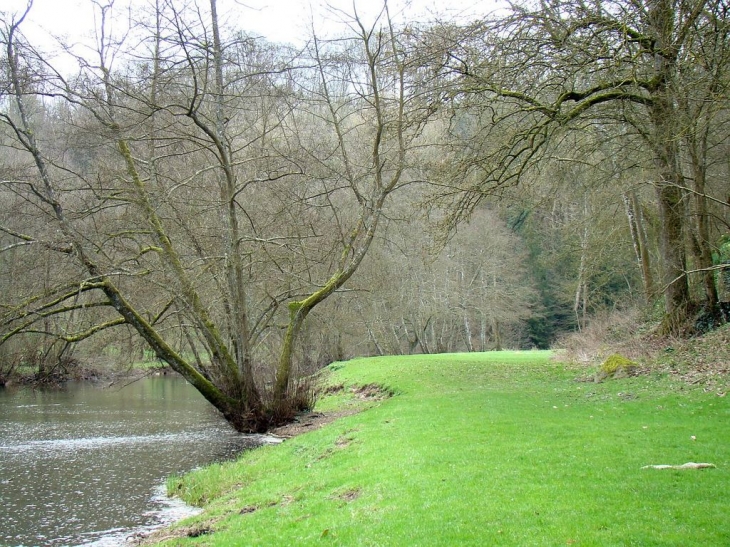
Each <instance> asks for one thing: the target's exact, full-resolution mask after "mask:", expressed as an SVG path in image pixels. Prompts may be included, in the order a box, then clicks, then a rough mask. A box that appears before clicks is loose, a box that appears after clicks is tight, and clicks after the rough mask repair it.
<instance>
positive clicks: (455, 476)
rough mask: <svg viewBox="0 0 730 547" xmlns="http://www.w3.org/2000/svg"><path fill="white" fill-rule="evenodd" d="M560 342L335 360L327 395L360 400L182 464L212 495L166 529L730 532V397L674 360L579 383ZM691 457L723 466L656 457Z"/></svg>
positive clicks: (316, 534)
mask: <svg viewBox="0 0 730 547" xmlns="http://www.w3.org/2000/svg"><path fill="white" fill-rule="evenodd" d="M549 357H550V354H549V352H514V353H513V352H499V353H498V352H493V353H487V354H458V355H429V356H410V357H386V358H371V359H359V360H353V361H349V362H344V363H335V364H333V365H331V366H330V367H329V368H328V369H327V375H328V376H327V383H328V385H329V386H330V387H329V389H328V390H327V395H326V396H325V397H324V398H323V399H322V400H321V401H320V403H319V405H318V407H317V409H316V410H317V412H319V413H321V414H324V415H326V414H327V413H331V412H337V413H341V414H349V415H343V416H342V417H340V418H339V419H337V420H336V421H334V422H332V423H329V424H326V425H323V426H321V427H319V424H314V423H313V425H312V426H311V429H312V431H310V432H309V433H306V434H303V435H299V436H296V437H294V438H291V439H288V440H286V441H285V442H283V443H282V444H280V445H277V446H267V447H262V448H259V449H256V450H254V451H252V452H249V453H247V454H244V455H243V456H242V457H241V458H239V459H238V460H237V461H235V462H229V463H224V464H219V465H213V466H209V467H206V468H203V469H201V470H198V471H195V472H193V473H191V474H188V475H185V476H184V477H182V478H173V479H171V480H170V481H168V486H169V488H170V489H171V490H173V491H174V492H175V493H177V494H179V495H181V496H182V497H183V499H184V500H185V501H187V502H189V503H193V504H197V505H200V506H202V507H203V508H204V511H203V513H201V514H200V515H198V516H196V517H194V518H192V519H188V520H186V521H183V522H180V523H178V524H177V525H176V526H174V527H173V528H170V529H167V530H164V531H160V532H158V533H157V534H156V536H155V540H156V541H161V542H162V543H161V544H163V545H203V544H204V545H209V546H216V545H312V544H320V543H323V542H325V543H331V544H334V545H348V546H349V545H602V546H608V545H628V544H641V545H660V544H661V545H724V544H728V543H730V522H728V521H727V519H726V518H725V516H726V515H727V513H728V511H729V510H730V501H728V499H727V496H724V495H722V492H724V491H725V489H726V486H727V484H728V479H729V478H730V476H729V474H728V469H730V442H728V441H730V438H729V434H728V429H727V424H728V419H730V400H729V399H730V398H727V397H722V396H719V395H718V393H717V392H715V391H705V390H703V389H702V388H701V387H700V386H692V385H687V384H686V383H682V382H677V381H676V378H674V377H673V376H672V375H668V374H654V375H652V374H650V375H645V376H638V377H631V378H625V379H621V380H612V381H608V382H604V383H601V384H594V383H587V382H578V381H576V378H577V377H581V376H584V374H582V372H584V371H578V370H576V369H575V368H570V367H566V366H564V365H560V364H556V363H553V362H551V361H550V360H549ZM362 386H369V387H368V388H367V389H362ZM374 386H378V389H375V387H374ZM359 409H365V410H364V411H363V412H359V413H352V412H354V411H355V410H359ZM686 462H701V463H712V464H714V465H715V466H716V467H715V468H707V469H683V470H671V469H669V470H664V469H643V467H644V466H647V465H659V464H675V465H676V464H684V463H686ZM150 539H152V538H150Z"/></svg>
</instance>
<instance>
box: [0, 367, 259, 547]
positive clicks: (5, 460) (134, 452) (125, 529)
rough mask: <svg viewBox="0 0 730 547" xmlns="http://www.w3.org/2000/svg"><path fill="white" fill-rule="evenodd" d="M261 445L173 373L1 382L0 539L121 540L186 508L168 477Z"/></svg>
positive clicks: (101, 543)
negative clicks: (120, 379) (169, 490)
mask: <svg viewBox="0 0 730 547" xmlns="http://www.w3.org/2000/svg"><path fill="white" fill-rule="evenodd" d="M260 442H261V439H260V438H257V437H252V436H245V435H240V434H238V433H236V432H235V431H233V430H232V429H231V428H230V427H229V426H228V425H227V424H226V423H225V421H224V420H223V419H222V418H221V417H220V416H219V415H218V414H217V413H216V412H215V411H214V410H213V409H212V407H211V406H210V405H209V403H208V402H206V401H205V400H204V399H203V398H202V396H200V394H199V393H198V392H197V391H196V390H195V389H194V388H192V387H191V386H190V385H189V384H188V383H187V382H185V381H184V380H182V379H181V378H178V377H165V376H163V377H153V378H145V379H142V380H137V381H135V382H132V383H130V384H128V385H124V383H120V384H117V385H113V386H111V387H105V388H100V387H99V386H95V385H92V384H90V383H85V382H73V383H69V384H67V385H65V386H64V387H63V388H59V389H52V390H32V389H27V388H23V389H17V390H16V389H9V388H6V389H0V545H2V546H4V547H18V546H23V547H30V546H52V547H58V546H78V545H87V546H95V547H106V546H113V545H120V544H122V543H123V541H124V539H125V538H128V537H131V536H133V535H134V534H136V533H139V532H142V531H144V530H149V529H150V528H152V527H155V526H159V525H161V524H164V523H167V522H170V521H172V520H174V519H176V518H179V517H180V516H183V515H185V514H186V513H187V512H189V508H185V507H184V506H182V504H180V503H179V502H176V501H175V500H169V499H168V498H167V497H166V496H165V495H164V480H165V477H167V476H168V475H171V474H174V473H181V472H185V471H189V470H191V469H193V468H195V467H198V466H201V465H205V464H208V463H212V462H215V461H220V460H224V459H228V458H232V457H235V455H236V454H238V453H240V452H241V451H242V450H245V449H246V448H250V447H252V446H256V445H258V444H260Z"/></svg>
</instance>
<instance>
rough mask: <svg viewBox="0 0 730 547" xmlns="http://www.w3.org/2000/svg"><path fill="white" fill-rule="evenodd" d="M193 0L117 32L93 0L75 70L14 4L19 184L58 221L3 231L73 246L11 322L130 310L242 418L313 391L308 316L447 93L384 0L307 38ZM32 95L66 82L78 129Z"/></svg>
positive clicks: (109, 8) (368, 236) (175, 364)
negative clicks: (243, 23)
mask: <svg viewBox="0 0 730 547" xmlns="http://www.w3.org/2000/svg"><path fill="white" fill-rule="evenodd" d="M193 7H194V8H196V9H191V10H187V9H179V8H178V7H177V6H176V4H175V3H173V2H163V1H161V0H160V1H158V2H157V3H156V9H155V10H154V14H153V15H154V17H152V18H148V19H147V24H146V25H139V26H137V27H134V28H133V29H131V30H130V32H129V33H126V34H123V35H114V34H112V33H110V32H109V28H110V27H109V25H108V23H109V21H110V18H112V17H113V3H103V4H102V3H98V4H96V9H97V13H98V15H99V21H100V26H99V29H98V34H97V37H98V43H97V48H96V49H97V51H96V57H95V58H79V59H78V60H79V63H80V66H81V67H82V70H81V73H80V74H79V76H78V77H77V78H75V79H74V80H68V79H66V78H64V77H63V75H61V74H59V73H58V72H54V71H53V69H52V67H51V66H50V65H49V64H48V63H47V62H46V59H45V58H44V57H43V56H42V55H40V54H39V53H38V52H37V51H35V50H34V49H33V48H32V47H31V46H30V45H29V44H27V43H26V42H24V40H23V39H22V36H21V35H20V26H21V24H22V22H23V18H24V17H25V15H23V16H21V17H19V18H18V19H17V20H11V21H8V22H7V24H6V26H5V30H4V32H3V36H2V42H3V45H4V46H5V60H6V63H5V64H6V66H7V74H8V76H9V79H8V85H7V87H6V97H5V98H6V101H5V103H4V108H3V111H2V114H1V117H2V121H3V122H4V125H5V127H7V128H9V129H10V132H11V136H12V141H11V142H12V146H15V147H16V148H17V149H18V150H20V151H21V156H22V157H23V158H25V160H27V161H26V162H25V164H24V165H23V172H22V180H7V181H5V185H6V186H9V187H12V188H16V189H17V188H25V189H26V190H27V192H26V193H25V197H26V198H27V199H28V201H29V203H30V205H31V206H32V207H35V208H36V209H37V210H38V211H39V212H40V214H41V215H42V217H43V218H44V220H45V225H44V227H43V228H45V230H46V232H50V233H53V234H54V236H53V238H50V237H47V235H44V233H43V232H42V231H40V230H36V229H35V227H31V226H27V225H26V226H25V228H27V233H26V232H23V231H22V230H20V229H19V228H22V227H23V226H22V222H19V223H18V224H20V226H4V227H3V231H4V233H5V234H6V235H7V236H8V237H10V239H11V240H12V241H13V242H15V243H11V245H15V244H19V243H24V242H25V243H28V244H31V243H32V244H33V245H35V246H43V247H44V248H46V249H48V250H51V251H53V252H55V253H57V254H60V255H62V256H63V257H65V258H64V260H66V261H68V263H69V264H70V265H71V266H70V268H69V269H68V271H66V275H65V277H64V278H63V280H62V281H60V282H58V283H57V284H56V285H54V287H53V288H52V289H51V290H46V291H44V292H38V293H34V294H31V295H30V296H28V297H26V298H23V299H21V300H16V301H14V302H12V303H10V304H9V306H8V307H6V308H5V310H6V311H4V312H3V314H4V315H3V318H2V321H3V325H4V327H3V334H2V341H6V340H10V339H11V338H12V337H13V336H15V335H18V334H19V333H22V332H24V331H28V330H29V329H34V328H35V325H37V323H38V321H39V320H40V319H41V318H42V317H46V316H57V317H63V316H67V315H68V314H71V313H76V314H85V315H86V316H87V317H89V315H88V314H89V313H90V312H91V311H93V312H94V314H96V315H94V317H95V319H96V321H95V322H94V323H93V324H89V325H88V326H86V327H85V328H83V329H79V330H77V331H75V332H68V331H63V330H56V329H48V332H47V334H49V335H53V336H55V337H56V338H57V339H60V340H63V341H65V342H69V343H71V342H78V341H81V340H84V339H86V338H88V337H91V336H93V335H95V334H97V333H99V332H101V331H104V330H106V329H109V328H112V327H117V326H121V325H128V326H129V327H131V328H132V329H134V331H136V333H137V334H138V335H139V336H140V337H141V338H142V339H143V340H144V341H145V342H146V344H147V345H148V346H149V347H150V348H151V350H152V351H153V352H154V354H155V355H156V356H157V358H159V359H160V360H162V361H163V362H165V363H167V364H168V365H169V366H170V367H171V368H173V369H174V370H176V371H177V372H179V373H180V374H182V375H183V376H184V377H185V378H186V379H187V380H188V381H190V382H191V384H192V385H194V386H195V387H196V388H197V389H198V390H199V391H200V392H201V393H202V394H203V395H204V396H205V397H206V399H207V400H208V401H210V402H211V403H212V404H213V405H214V406H215V407H216V408H217V409H219V410H220V411H221V412H222V414H223V416H224V417H225V418H226V419H227V420H228V421H229V422H230V423H231V424H232V425H233V426H234V427H235V428H237V429H238V430H241V431H260V430H264V429H266V428H268V427H270V426H272V425H273V424H276V423H280V422H281V421H283V420H286V419H289V418H290V417H291V416H292V413H293V412H294V411H296V410H297V408H299V407H300V406H301V405H302V404H305V403H306V401H304V400H301V398H300V394H299V393H298V390H297V386H296V383H295V382H294V380H295V372H296V366H295V365H296V363H295V353H296V348H297V344H298V341H299V337H300V335H301V332H302V329H303V327H304V324H305V320H306V319H307V317H308V316H309V315H310V314H311V312H312V311H313V310H314V309H315V307H317V306H318V305H319V304H321V303H322V302H324V301H325V300H327V299H329V298H330V297H331V296H332V295H334V294H335V293H337V292H338V291H340V290H342V288H343V287H344V285H345V283H346V282H347V281H348V280H349V279H350V278H351V277H352V276H353V274H354V273H355V271H356V270H357V269H358V267H359V266H360V264H361V263H362V261H363V259H364V257H365V255H366V254H367V252H368V249H369V247H370V245H371V243H372V241H373V239H374V237H375V234H376V232H377V229H378V225H379V223H380V220H381V218H382V215H383V211H384V208H385V205H386V203H387V201H388V199H389V198H390V196H391V194H392V193H393V192H394V191H396V190H397V189H398V188H399V187H401V186H402V185H403V184H405V183H406V182H408V177H407V171H408V169H409V161H410V150H411V149H412V148H413V146H414V145H415V143H416V141H417V139H418V138H419V135H420V132H421V130H422V128H423V126H424V124H425V123H426V122H427V121H428V119H429V117H430V116H431V115H432V114H433V112H434V108H432V107H431V106H430V104H429V102H428V101H429V100H430V98H429V97H428V96H427V95H424V94H422V93H421V92H420V89H419V88H418V87H417V86H415V85H413V82H414V78H413V73H415V71H416V70H417V68H418V63H419V62H421V60H420V59H419V58H417V56H415V55H414V54H413V52H412V51H410V50H409V47H408V44H407V43H406V42H404V41H402V40H401V38H400V34H399V32H397V30H396V28H395V26H394V22H393V21H392V20H391V18H390V14H389V13H388V10H387V4H384V5H383V11H382V12H381V14H380V16H379V17H378V18H377V19H376V20H375V21H374V22H373V23H372V24H371V25H366V24H365V23H364V22H363V21H362V20H361V19H360V18H359V17H358V15H357V14H354V15H353V16H351V17H350V19H349V22H350V27H351V29H352V30H353V31H354V33H353V35H352V37H350V38H346V39H343V40H339V41H333V42H323V41H320V40H317V39H315V40H314V41H313V42H312V49H311V51H310V53H311V55H310V56H309V58H305V57H296V58H295V57H294V56H292V55H291V53H290V52H286V51H283V50H282V51H281V52H276V51H275V48H269V47H267V46H266V45H261V44H258V43H256V42H254V41H253V40H251V39H250V38H249V37H247V36H246V35H244V34H240V33H239V34H225V33H224V31H223V28H222V27H221V24H220V21H219V17H218V14H217V5H216V2H215V0H210V3H209V4H208V6H207V9H203V6H193ZM29 9H30V8H29ZM26 15H27V12H26ZM150 22H151V24H150ZM133 40H135V41H136V42H134V43H135V44H136V45H135V46H134V52H133V54H132V51H131V50H130V49H129V46H126V44H127V43H132V41H133ZM125 48H126V49H125ZM145 51H147V54H145ZM124 55H126V56H131V57H132V59H131V61H130V63H128V64H126V65H124V66H121V67H120V68H116V67H115V65H114V60H115V59H120V58H122V57H123V56H124ZM41 69H43V70H45V71H47V73H46V74H41V72H40V70H41ZM35 98H39V100H44V101H55V102H54V104H55V105H57V109H58V112H59V113H60V114H59V118H58V120H57V124H56V125H54V127H58V128H59V131H60V135H63V138H65V139H66V140H65V142H67V143H70V147H68V148H66V149H65V150H60V149H59V150H58V153H56V151H55V149H54V148H53V146H55V145H54V143H57V142H60V141H59V139H58V137H59V136H60V135H52V134H50V133H48V131H49V129H50V126H49V125H48V124H45V123H41V120H40V119H39V117H38V115H37V114H36V113H34V112H31V110H30V107H29V105H30V104H31V102H32V101H34V100H36V99H35ZM11 103H12V104H11ZM5 107H7V108H5ZM39 112H40V110H39ZM84 145H86V147H85V146H84ZM277 341H278V342H279V344H280V345H279V347H278V358H275V359H272V355H271V353H270V352H271V351H273V350H274V348H275V346H276V342H277ZM266 348H268V351H266ZM262 361H263V362H262ZM266 361H268V362H266Z"/></svg>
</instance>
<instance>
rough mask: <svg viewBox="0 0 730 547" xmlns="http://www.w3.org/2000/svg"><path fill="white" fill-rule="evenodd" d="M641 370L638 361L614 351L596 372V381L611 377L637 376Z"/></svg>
mask: <svg viewBox="0 0 730 547" xmlns="http://www.w3.org/2000/svg"><path fill="white" fill-rule="evenodd" d="M638 370H639V365H638V363H635V362H634V361H632V360H631V359H627V358H626V357H624V356H623V355H620V354H618V353H614V354H613V355H609V356H608V358H607V359H606V360H605V361H604V362H603V363H602V364H601V366H600V368H599V369H598V372H597V373H596V376H595V380H596V382H602V381H604V380H607V379H610V378H626V377H627V376H635V375H636V373H637V372H638Z"/></svg>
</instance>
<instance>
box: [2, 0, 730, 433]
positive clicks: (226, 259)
mask: <svg viewBox="0 0 730 547" xmlns="http://www.w3.org/2000/svg"><path fill="white" fill-rule="evenodd" d="M90 5H91V6H92V7H93V9H94V12H95V20H96V22H97V26H98V28H97V29H96V34H95V36H96V42H95V44H94V47H87V48H84V49H83V50H81V53H79V50H78V49H77V48H73V47H71V46H70V45H68V44H64V43H62V42H59V43H57V44H56V46H55V47H56V48H57V49H58V50H59V51H63V52H64V54H65V55H66V56H71V57H72V58H73V59H74V70H72V71H70V72H69V71H68V70H66V69H65V68H62V67H60V66H59V65H57V64H55V57H54V56H53V55H52V54H50V53H49V51H48V50H47V49H46V48H44V47H41V45H39V44H34V43H32V42H31V41H29V40H28V39H27V38H26V36H25V34H24V28H25V27H24V23H25V19H26V17H28V14H29V13H31V12H32V10H34V9H36V7H35V6H33V2H32V0H31V1H29V2H28V6H27V9H26V10H25V11H20V12H9V11H8V12H2V13H0V44H1V45H2V52H1V53H0V68H1V70H0V378H2V377H3V376H4V375H7V374H8V373H9V371H10V370H11V369H13V368H14V367H18V366H20V365H21V364H28V363H31V364H32V365H33V366H34V367H35V368H36V369H37V372H38V374H39V375H41V376H42V375H44V374H52V373H53V372H54V371H57V370H59V369H67V368H71V367H73V366H76V365H77V364H79V363H86V364H91V365H95V366H101V367H105V366H107V367H111V366H117V367H119V366H124V364H128V363H131V362H134V361H140V360H143V359H152V358H154V359H157V360H159V361H160V362H161V363H164V364H165V365H167V366H169V367H170V368H171V369H173V370H174V371H176V372H178V373H179V374H181V375H182V376H183V377H184V378H186V379H187V380H188V381H189V382H190V383H191V384H192V385H193V386H195V387H196V389H198V390H199V391H200V392H201V393H202V394H203V396H204V397H205V398H206V399H207V400H208V401H209V402H210V403H211V404H213V405H214V406H215V407H216V408H217V409H218V410H220V411H221V413H222V414H223V416H224V417H225V418H226V419H227V420H228V421H229V422H230V423H231V424H232V425H233V426H234V427H235V428H236V429H238V430H239V431H263V430H266V429H268V428H270V427H272V426H273V425H277V424H280V423H283V422H284V421H286V420H287V419H290V418H291V416H292V415H293V413H294V412H296V411H297V410H299V409H300V408H302V407H303V406H306V404H307V402H308V398H309V397H310V392H309V386H308V384H307V382H306V381H305V380H304V379H305V378H306V376H307V375H309V374H311V373H313V372H314V371H316V370H318V369H319V368H321V367H323V366H325V365H327V364H329V363H331V362H332V361H335V360H341V359H345V358H350V357H354V356H372V355H401V354H413V353H442V352H461V351H468V352H471V351H489V350H498V349H503V348H511V349H530V348H548V347H551V346H554V345H555V344H558V343H559V340H560V338H561V336H564V335H566V334H567V333H571V332H576V331H582V330H584V329H586V328H588V327H589V326H590V324H591V322H592V321H594V320H595V319H596V318H601V317H606V316H607V315H610V314H624V313H626V314H628V313H635V312H636V310H640V312H641V314H643V317H645V318H646V321H647V322H649V321H651V322H653V324H654V327H653V328H654V329H655V330H656V332H658V333H660V334H662V335H667V336H690V335H692V334H696V333H698V332H702V331H706V330H708V329H712V328H714V327H716V326H719V325H721V324H722V323H724V322H727V320H728V317H729V314H730V303H729V301H730V133H729V131H728V129H729V128H730V110H729V109H728V106H730V104H729V99H728V84H729V83H730V36H729V34H728V28H729V27H728V22H729V17H728V10H729V9H730V4H728V3H727V2H726V1H725V0H611V1H603V0H595V1H593V2H584V1H583V0H540V1H528V0H526V1H522V0H520V1H518V2H514V3H512V4H510V5H509V7H505V8H504V9H501V10H497V11H495V12H494V14H493V15H491V16H488V17H485V18H481V19H478V20H474V21H471V22H467V23H462V22H459V23H458V24H457V23H455V22H454V21H450V20H446V19H445V20H439V19H438V18H434V19H433V20H431V21H428V22H418V21H404V20H402V19H401V18H400V17H399V15H398V14H397V13H395V12H391V9H390V6H389V4H388V2H387V1H386V0H384V1H383V2H382V10H381V11H380V14H379V16H378V17H376V18H375V19H366V18H365V17H361V16H360V15H359V14H358V12H357V10H356V4H355V5H353V9H352V10H351V11H350V12H347V13H345V12H341V11H337V12H336V13H337V16H338V17H339V18H340V20H341V21H342V23H343V27H342V28H343V29H345V30H343V33H342V34H341V35H339V36H337V37H334V38H333V37H329V36H328V37H321V36H317V35H316V33H315V34H313V35H312V36H311V37H310V38H309V39H308V40H307V42H306V45H305V46H303V47H295V46H293V45H287V44H280V43H272V42H269V41H267V40H265V39H264V38H262V37H258V36H254V35H251V34H249V33H247V32H246V30H245V29H242V28H237V27H236V26H235V25H234V24H232V23H230V22H229V21H226V20H225V19H224V18H223V17H222V16H221V15H220V14H219V10H218V5H217V1H216V0H197V1H194V0H188V1H185V2H181V1H172V0H149V1H148V2H146V3H145V4H144V5H141V4H140V5H139V6H137V7H136V8H135V9H134V10H132V11H127V10H126V8H125V7H123V6H122V5H121V2H120V1H119V0H117V1H116V2H115V1H113V0H92V1H91V2H90Z"/></svg>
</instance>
